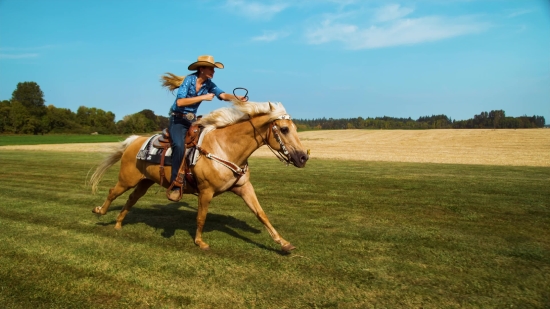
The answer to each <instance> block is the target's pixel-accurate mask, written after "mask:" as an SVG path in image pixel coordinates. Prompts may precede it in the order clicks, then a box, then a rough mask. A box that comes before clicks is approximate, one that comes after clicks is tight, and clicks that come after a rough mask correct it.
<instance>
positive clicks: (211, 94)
mask: <svg viewBox="0 0 550 309" xmlns="http://www.w3.org/2000/svg"><path fill="white" fill-rule="evenodd" d="M203 98H204V100H205V101H212V99H213V98H214V94H213V93H207V94H204V95H203Z"/></svg>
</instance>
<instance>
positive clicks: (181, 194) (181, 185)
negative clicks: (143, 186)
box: [166, 180, 185, 202]
mask: <svg viewBox="0 0 550 309" xmlns="http://www.w3.org/2000/svg"><path fill="white" fill-rule="evenodd" d="M174 187H177V188H179V192H180V194H179V196H178V197H177V199H173V198H171V195H172V192H173V190H172V189H174ZM184 189H185V185H184V184H182V183H179V182H177V181H175V180H174V181H173V182H172V184H171V185H170V186H169V187H168V189H166V198H168V199H169V200H170V201H172V202H179V200H181V197H182V196H183V190H184Z"/></svg>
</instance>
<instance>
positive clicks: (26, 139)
mask: <svg viewBox="0 0 550 309" xmlns="http://www.w3.org/2000/svg"><path fill="white" fill-rule="evenodd" d="M126 137H128V135H101V134H100V135H87V134H46V135H4V134H0V146H7V145H40V144H70V143H108V142H120V141H123V140H125V139H126Z"/></svg>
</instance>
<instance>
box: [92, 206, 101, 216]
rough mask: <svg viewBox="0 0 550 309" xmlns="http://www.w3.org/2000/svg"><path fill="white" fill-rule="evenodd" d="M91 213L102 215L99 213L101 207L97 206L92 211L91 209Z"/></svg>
mask: <svg viewBox="0 0 550 309" xmlns="http://www.w3.org/2000/svg"><path fill="white" fill-rule="evenodd" d="M92 212H93V213H94V214H98V215H102V213H101V207H99V206H98V207H95V208H94V209H92Z"/></svg>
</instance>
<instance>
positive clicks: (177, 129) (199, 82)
mask: <svg viewBox="0 0 550 309" xmlns="http://www.w3.org/2000/svg"><path fill="white" fill-rule="evenodd" d="M214 68H218V69H223V68H224V66H223V64H222V63H220V62H214V57H212V56H209V55H203V56H199V57H198V59H197V61H196V62H193V63H191V64H190V65H189V67H188V69H189V70H190V71H196V72H195V73H193V74H190V75H187V76H186V77H185V78H184V79H183V82H182V83H181V85H180V86H179V88H178V93H177V95H176V100H175V101H174V103H173V104H172V108H171V109H170V126H169V128H168V131H169V133H170V137H171V140H172V144H171V146H172V174H171V177H170V182H171V183H172V184H174V181H175V180H176V178H177V176H178V170H179V167H180V165H181V163H182V161H183V155H184V154H185V135H186V134H187V130H188V129H189V127H190V126H191V123H193V122H195V121H196V120H197V110H198V108H199V105H200V104H201V102H202V101H212V99H213V98H214V96H216V97H218V99H220V100H224V101H231V100H233V99H239V100H244V97H240V96H237V97H235V96H234V95H232V94H227V93H225V92H224V91H223V90H221V89H220V88H218V87H217V86H216V84H214V83H213V82H212V78H214V73H215V70H214ZM170 75H171V78H172V79H173V78H174V77H176V76H175V75H173V74H170ZM163 79H164V80H165V83H164V84H165V85H166V84H167V83H168V80H169V79H170V77H167V76H165V77H163ZM173 90H175V88H174V89H173ZM180 198H181V192H180V189H179V187H178V186H173V190H172V191H171V192H170V193H169V194H168V199H169V200H171V201H179V200H180Z"/></svg>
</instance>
